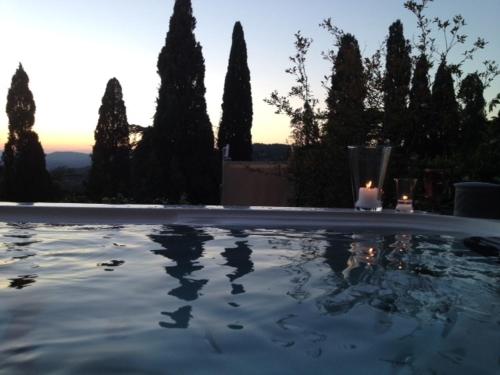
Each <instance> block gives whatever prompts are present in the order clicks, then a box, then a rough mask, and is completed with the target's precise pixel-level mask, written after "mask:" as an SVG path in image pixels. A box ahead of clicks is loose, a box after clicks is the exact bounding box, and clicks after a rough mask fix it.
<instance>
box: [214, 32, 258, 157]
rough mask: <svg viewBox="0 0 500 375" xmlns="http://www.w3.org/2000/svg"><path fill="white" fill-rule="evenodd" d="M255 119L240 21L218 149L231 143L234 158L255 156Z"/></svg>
mask: <svg viewBox="0 0 500 375" xmlns="http://www.w3.org/2000/svg"><path fill="white" fill-rule="evenodd" d="M252 119H253V109H252V90H251V85H250V71H249V69H248V62H247V46H246V42H245V36H244V34H243V27H242V26H241V23H240V22H236V23H235V25H234V29H233V42H232V46H231V53H230V56H229V64H228V68H227V74H226V80H225V83H224V96H223V103H222V119H221V122H220V126H219V133H218V137H217V145H218V148H219V150H222V149H223V147H224V146H225V145H229V157H230V158H231V160H235V161H248V160H252V133H251V129H252Z"/></svg>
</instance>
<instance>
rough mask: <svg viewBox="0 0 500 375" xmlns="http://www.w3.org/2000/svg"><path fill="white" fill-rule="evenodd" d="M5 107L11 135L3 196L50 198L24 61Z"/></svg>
mask: <svg viewBox="0 0 500 375" xmlns="http://www.w3.org/2000/svg"><path fill="white" fill-rule="evenodd" d="M6 110H7V116H8V118H9V138H8V141H7V143H6V144H5V146H4V153H3V155H2V159H3V163H4V180H3V195H4V198H5V199H8V200H13V201H25V202H34V201H42V200H48V199H50V197H51V183H50V176H49V174H48V172H47V169H46V165H45V153H44V151H43V148H42V145H41V143H40V141H39V140H38V135H37V134H36V133H35V132H34V131H33V130H31V129H32V128H33V125H34V123H35V111H36V106H35V101H34V99H33V94H32V92H31V90H30V89H29V78H28V75H27V74H26V72H25V71H24V69H23V66H22V65H21V64H19V67H18V68H17V70H16V72H15V74H14V76H13V77H12V82H11V86H10V89H9V93H8V95H7V107H6Z"/></svg>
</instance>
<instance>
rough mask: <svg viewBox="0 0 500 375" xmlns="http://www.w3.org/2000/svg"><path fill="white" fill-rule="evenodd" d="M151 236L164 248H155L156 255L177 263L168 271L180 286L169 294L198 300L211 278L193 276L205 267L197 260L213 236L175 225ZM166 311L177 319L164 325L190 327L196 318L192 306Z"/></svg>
mask: <svg viewBox="0 0 500 375" xmlns="http://www.w3.org/2000/svg"><path fill="white" fill-rule="evenodd" d="M150 238H151V239H152V240H153V241H154V242H156V243H158V244H160V245H161V246H162V248H163V249H161V250H153V251H152V252H153V253H154V254H156V255H161V256H164V257H166V258H168V259H170V260H172V261H173V262H175V265H173V266H166V267H165V271H166V272H167V274H168V275H170V276H172V277H173V278H175V279H177V280H178V281H179V283H180V286H179V287H177V288H174V289H172V290H170V291H169V292H168V294H169V295H171V296H174V297H176V298H178V299H180V300H183V301H195V300H196V299H198V297H199V296H200V291H201V289H202V288H203V286H204V285H205V284H206V283H208V280H207V279H194V278H192V277H191V275H192V274H193V273H194V272H197V271H200V270H202V269H203V268H204V267H203V266H202V265H201V264H200V263H198V262H197V260H198V259H199V258H201V257H202V256H203V251H204V247H203V245H204V244H205V242H207V241H210V240H212V239H213V237H212V236H211V235H209V234H207V233H205V232H204V231H203V230H202V229H196V228H192V227H189V226H184V225H175V226H165V227H164V229H163V230H162V231H161V232H160V233H158V234H152V235H150ZM162 314H163V315H166V316H169V317H171V318H172V319H173V320H174V321H175V324H170V323H161V324H160V325H161V326H162V327H165V328H187V327H188V325H189V320H190V319H191V317H192V316H191V306H184V307H182V308H180V309H178V310H177V311H175V312H171V313H170V312H164V313H162Z"/></svg>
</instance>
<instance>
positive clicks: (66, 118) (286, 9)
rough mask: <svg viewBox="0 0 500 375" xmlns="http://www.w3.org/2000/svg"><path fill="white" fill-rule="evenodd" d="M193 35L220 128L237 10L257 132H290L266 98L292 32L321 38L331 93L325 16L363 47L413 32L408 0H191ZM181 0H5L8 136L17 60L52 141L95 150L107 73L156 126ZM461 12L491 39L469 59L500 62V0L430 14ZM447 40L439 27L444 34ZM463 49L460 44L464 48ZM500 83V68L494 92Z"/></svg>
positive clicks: (279, 82)
mask: <svg viewBox="0 0 500 375" xmlns="http://www.w3.org/2000/svg"><path fill="white" fill-rule="evenodd" d="M192 3H193V12H194V16H195V17H196V19H197V27H196V29H195V35H196V38H197V40H198V41H199V42H200V43H201V45H202V47H203V54H204V58H205V67H206V77H205V85H206V87H207V93H206V100H207V106H208V112H209V116H210V119H211V122H212V125H213V127H214V132H215V134H216V130H217V125H218V123H219V120H220V117H221V101H222V94H223V87H224V79H225V74H226V69H227V61H228V58H229V50H230V47H231V34H232V29H233V25H234V22H236V21H240V22H241V23H242V25H243V28H244V32H245V39H246V42H247V48H248V64H249V68H250V72H251V79H252V82H251V83H252V95H253V105H254V121H253V129H252V135H253V140H254V142H261V143H285V142H287V140H289V136H290V127H289V119H288V118H287V117H286V116H283V115H276V114H275V113H274V109H273V108H272V107H271V106H269V105H268V104H266V103H264V101H263V100H264V98H266V97H268V96H269V94H270V93H271V92H272V91H273V90H278V91H279V92H280V93H283V94H285V93H286V92H287V91H288V90H289V89H290V87H291V85H292V84H293V79H292V77H291V76H289V75H287V74H285V72H284V71H285V69H286V68H287V67H288V66H289V60H288V56H290V55H292V54H293V52H294V47H293V41H294V36H293V35H294V33H296V32H297V31H298V30H301V32H302V34H303V35H305V36H308V37H311V38H313V40H314V42H313V45H312V47H311V49H310V52H309V56H308V63H307V69H308V73H309V76H310V81H311V83H312V88H313V92H314V94H315V95H316V97H317V98H318V99H319V100H320V101H321V102H323V101H324V99H325V98H326V92H325V90H324V89H323V88H322V86H321V80H322V78H323V77H324V76H325V75H327V74H329V70H330V68H331V67H330V66H329V64H328V62H326V61H324V60H323V59H322V57H321V51H324V50H327V49H329V48H331V47H332V44H333V40H332V38H331V37H330V36H329V35H328V34H327V33H326V32H325V31H324V30H322V29H321V28H320V27H319V23H320V22H321V21H322V20H323V19H325V18H332V20H333V22H334V23H335V24H336V25H338V26H339V27H340V28H341V29H343V30H344V31H346V32H350V33H352V34H354V35H355V36H356V37H357V39H358V41H359V44H360V48H361V51H362V53H363V55H365V56H368V55H370V54H372V53H373V52H374V51H375V50H376V49H377V48H378V47H380V46H381V44H382V43H383V41H384V39H385V37H386V35H387V31H388V27H389V25H390V24H391V23H392V22H394V21H395V20H396V19H401V21H402V22H403V24H404V27H405V36H406V37H407V38H408V39H410V40H413V39H414V37H415V36H416V35H417V32H416V26H415V19H414V17H413V15H412V14H411V13H410V12H408V11H407V10H405V9H404V7H403V3H404V1H403V0H377V1H374V0H350V1H346V0H308V1H304V0H252V1H246V0H192ZM173 4H174V0H140V1H139V0H71V1H67V0H0V144H4V143H5V142H6V139H7V134H8V119H7V116H6V114H5V112H4V108H5V105H6V97H7V92H8V88H9V86H10V81H11V78H12V75H13V74H14V72H15V70H16V68H17V66H18V64H19V62H21V63H22V64H23V66H24V69H25V70H26V72H27V73H28V75H29V77H30V88H31V90H32V92H33V95H34V99H35V103H36V106H37V111H36V121H35V126H34V130H35V131H36V132H37V133H38V134H39V136H40V139H41V141H42V144H43V146H44V149H45V152H53V151H82V152H90V151H91V148H92V145H93V143H94V129H95V126H96V124H97V119H98V110H99V106H100V103H101V99H102V96H103V94H104V90H105V88H106V83H107V81H108V80H109V79H110V78H112V77H116V78H118V80H119V81H120V83H121V85H122V88H123V95H124V100H125V104H126V107H127V116H128V120H129V123H131V124H138V125H143V126H147V125H151V124H152V118H153V116H154V112H155V108H156V98H157V94H158V87H159V84H160V79H159V76H158V75H157V73H156V63H157V59H158V54H159V52H160V50H161V48H162V47H163V45H164V43H165V36H166V33H167V31H168V25H169V20H170V16H171V14H172V9H173ZM457 13H460V14H462V15H463V16H464V17H465V19H466V21H467V27H466V28H465V32H466V33H467V34H469V35H470V36H471V39H474V38H475V37H477V36H483V37H485V38H486V40H488V41H489V44H488V46H487V48H486V49H485V51H481V52H480V53H479V54H477V55H476V59H475V61H473V62H471V63H468V64H467V65H466V66H465V70H466V71H470V72H473V71H475V70H477V69H478V68H479V67H480V66H479V63H480V62H481V61H483V60H485V59H493V60H496V61H498V62H500V32H499V31H500V26H499V23H498V14H500V0H481V1H471V0H435V2H434V3H432V4H431V6H430V8H429V10H428V14H429V16H432V17H434V16H440V17H446V18H450V17H451V16H452V15H454V14H457ZM440 40H441V39H439V38H438V42H440ZM456 51H457V53H458V52H461V51H462V50H461V49H458V48H457V50H456ZM499 92H500V79H497V80H496V81H495V82H494V83H493V85H492V87H491V88H489V89H488V90H487V91H486V98H487V99H491V98H492V97H494V96H496V94H497V93H499Z"/></svg>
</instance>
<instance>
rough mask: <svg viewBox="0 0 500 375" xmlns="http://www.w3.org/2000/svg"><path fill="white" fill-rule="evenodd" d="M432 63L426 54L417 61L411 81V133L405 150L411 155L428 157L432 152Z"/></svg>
mask: <svg viewBox="0 0 500 375" xmlns="http://www.w3.org/2000/svg"><path fill="white" fill-rule="evenodd" d="M429 68H430V64H429V61H428V60H427V56H426V55H425V54H421V55H420V56H419V57H418V58H417V61H416V64H415V70H414V73H413V78H412V81H411V90H410V104H409V116H410V120H409V124H410V128H411V131H410V134H409V135H408V136H407V137H406V138H407V141H406V144H405V150H406V151H407V153H408V154H410V155H415V156H416V157H418V158H421V159H423V158H426V157H428V156H430V154H431V149H432V145H431V142H430V141H431V133H432V117H431V114H432V110H431V109H432V95H431V89H430V82H429Z"/></svg>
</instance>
